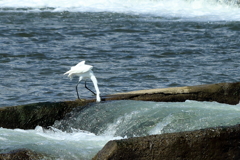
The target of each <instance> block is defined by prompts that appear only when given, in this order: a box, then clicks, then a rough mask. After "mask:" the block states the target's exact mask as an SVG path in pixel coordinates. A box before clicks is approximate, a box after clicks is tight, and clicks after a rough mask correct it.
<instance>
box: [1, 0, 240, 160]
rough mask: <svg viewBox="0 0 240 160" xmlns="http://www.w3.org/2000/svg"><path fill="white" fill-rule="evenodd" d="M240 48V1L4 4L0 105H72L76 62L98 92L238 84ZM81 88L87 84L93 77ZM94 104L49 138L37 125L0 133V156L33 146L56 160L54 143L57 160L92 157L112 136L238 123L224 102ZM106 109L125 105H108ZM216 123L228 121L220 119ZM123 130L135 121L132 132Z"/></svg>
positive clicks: (32, 0) (24, 0) (30, 0)
mask: <svg viewBox="0 0 240 160" xmlns="http://www.w3.org/2000/svg"><path fill="white" fill-rule="evenodd" d="M239 46H240V8H239V1H237V0H236V1H235V0H232V1H230V0H229V1H228V0H222V1H217V0H216V1H215V0H211V1H209V0H124V1H122V0H121V1H120V0H89V1H81V0H79V1H76V0H52V1H47V0H21V1H20V0H12V1H9V0H1V1H0V68H1V71H0V82H1V83H0V89H1V90H0V107H4V106H14V105H23V104H28V103H36V102H45V101H50V102H54V101H65V100H75V99H76V98H77V95H76V92H75V86H76V84H77V81H78V78H77V77H75V78H73V80H72V81H70V80H69V79H68V78H67V76H65V75H63V73H65V72H66V71H68V70H69V69H70V67H71V66H74V65H76V64H77V63H78V62H80V61H82V60H85V61H86V64H89V65H93V71H94V73H95V76H96V77H97V79H98V85H99V89H100V92H101V95H103V96H104V95H107V94H114V93H119V92H127V91H133V90H141V89H153V88H166V87H180V86H193V85H201V84H213V83H220V82H238V81H239V79H240V76H239V70H240V63H239V61H240V60H239V55H240V47H239ZM88 85H89V87H90V88H93V85H92V83H91V82H90V81H89V82H88ZM93 90H94V88H93ZM79 92H80V96H81V97H82V98H93V97H94V96H93V95H92V94H91V93H90V92H89V91H88V90H86V89H84V83H81V84H80V85H79ZM115 103H116V104H115ZM145 103H147V104H145ZM95 105H96V106H95ZM95 105H93V106H90V111H84V112H81V113H79V114H80V116H79V117H75V122H79V123H80V120H81V121H82V119H81V118H82V117H84V116H87V118H86V120H87V122H92V123H89V124H85V123H81V126H80V128H79V127H77V126H78V125H76V124H75V123H73V121H71V120H63V121H61V122H56V123H55V125H54V126H52V128H53V130H55V131H54V132H53V131H51V130H47V131H46V130H43V129H42V128H41V126H36V129H35V130H21V129H15V130H9V129H4V128H1V129H0V144H1V145H0V152H1V153H3V152H7V151H9V150H13V149H16V148H31V149H33V150H36V151H38V152H43V153H46V154H50V155H53V157H55V156H57V155H58V154H59V153H60V151H59V150H55V146H62V147H63V148H61V147H60V150H61V151H62V152H61V153H62V154H60V157H61V158H62V159H64V158H68V159H91V157H92V156H94V154H96V152H97V151H98V150H99V149H101V147H103V146H104V144H105V143H106V142H107V141H109V140H111V139H119V138H126V137H132V136H133V137H134V136H144V135H149V134H161V133H168V132H176V131H184V130H194V129H200V128H205V127H213V126H219V125H233V124H237V123H239V120H238V118H237V117H238V115H237V114H238V108H237V106H228V105H226V106H227V107H228V108H230V109H229V110H230V111H229V112H226V111H223V112H221V111H222V109H221V107H222V104H218V103H215V102H212V103H207V102H192V101H189V102H182V103H173V104H172V103H166V104H165V103H155V102H144V103H141V102H140V103H138V102H134V101H121V102H118V101H116V102H115V101H114V102H110V103H100V104H95ZM99 105H100V106H101V107H102V109H99V108H98V109H97V111H101V112H97V111H95V112H97V113H98V114H101V115H104V116H107V118H106V119H101V120H99V123H94V119H91V117H89V114H91V113H92V112H93V111H91V109H92V110H94V109H96V108H97V107H98V106H99ZM109 105H112V106H115V107H116V106H119V107H120V108H122V109H120V110H119V108H117V107H116V108H114V107H113V108H111V109H109V108H108V109H107V108H106V107H109ZM162 105H163V106H162ZM172 105H174V106H172ZM189 105H190V106H189ZM126 106H128V107H129V109H130V110H129V109H127V108H128V107H126ZM138 106H140V108H137V107H138ZM146 106H152V107H149V108H147V107H146ZM156 106H157V107H160V109H161V110H162V113H160V112H159V113H158V112H157V110H158V109H156ZM164 106H165V107H164ZM166 106H172V107H166ZM186 106H187V108H186ZM199 106H208V107H209V108H211V107H213V108H214V109H210V110H211V113H212V114H209V115H206V116H207V118H206V117H204V116H205V114H206V113H208V112H209V110H207V109H206V108H204V107H203V108H202V109H197V110H196V107H197V108H201V107H199ZM216 106H218V107H216ZM145 107H146V108H145ZM161 107H163V108H161ZM181 107H185V108H184V109H183V108H181ZM191 107H192V108H191ZM231 107H233V108H232V109H231ZM223 108H224V107H223ZM75 113H78V112H75ZM97 113H96V115H95V116H93V117H92V118H94V117H95V118H96V117H98V115H97ZM113 113H118V114H117V115H115V116H113V115H114V114H113ZM72 114H74V113H72ZM154 114H156V115H154ZM233 114H236V115H234V116H232V115H233ZM146 115H149V116H146ZM138 117H142V118H141V119H139V120H138ZM156 117H159V118H156ZM179 117H180V118H179ZM209 117H210V118H212V119H211V120H209V119H208V118H209ZM219 117H226V118H227V119H223V121H224V122H223V121H222V120H221V118H219ZM229 117H230V118H231V119H228V118H229ZM88 118H90V119H88ZM206 119H207V120H206ZM200 121H201V122H203V123H200ZM207 121H209V123H206V122H207ZM107 122H112V123H111V124H108V123H107ZM135 122H136V123H135ZM137 122H139V123H137ZM126 124H129V125H131V124H132V125H131V126H128V128H130V129H129V130H127V128H124V126H125V127H126V126H127V125H126ZM176 126H181V127H179V128H178V127H177V128H176ZM96 127H97V128H96ZM131 127H132V128H131ZM110 131H111V132H110ZM135 131H137V132H135ZM19 137H20V138H19ZM24 137H25V138H24ZM26 137H28V141H25V139H26ZM29 137H30V138H29ZM86 141H87V142H86ZM3 144H6V145H3ZM47 146H48V147H49V148H47ZM65 147H66V148H65ZM44 148H47V149H46V150H44ZM76 148H78V149H79V150H81V152H80V154H79V153H78V152H79V150H76ZM63 150H64V151H66V152H63ZM55 158H56V157H55ZM58 158H59V157H58Z"/></svg>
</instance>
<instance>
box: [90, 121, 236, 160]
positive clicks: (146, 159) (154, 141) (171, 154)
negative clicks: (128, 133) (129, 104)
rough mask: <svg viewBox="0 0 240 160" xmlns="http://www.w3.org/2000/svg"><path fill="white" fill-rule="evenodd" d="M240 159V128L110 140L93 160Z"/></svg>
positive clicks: (211, 129) (222, 128) (210, 129)
mask: <svg viewBox="0 0 240 160" xmlns="http://www.w3.org/2000/svg"><path fill="white" fill-rule="evenodd" d="M127 159H138V160H169V159H174V160H178V159H179V160H180V159H194V160H202V159H224V160H230V159H231V160H233V159H236V160H237V159H240V125H236V126H233V127H219V128H209V129H203V130H198V131H188V132H180V133H167V134H162V135H151V136H146V137H136V138H129V139H123V140H114V141H109V142H108V143H107V144H106V145H105V146H104V148H103V149H102V150H101V151H99V152H98V154H97V155H96V156H95V157H94V158H93V160H127Z"/></svg>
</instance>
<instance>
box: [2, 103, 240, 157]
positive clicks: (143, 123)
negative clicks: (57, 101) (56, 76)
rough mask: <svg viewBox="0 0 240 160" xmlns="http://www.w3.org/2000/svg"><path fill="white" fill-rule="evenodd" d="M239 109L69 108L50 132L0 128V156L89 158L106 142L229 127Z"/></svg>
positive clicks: (222, 106) (175, 105)
mask: <svg viewBox="0 0 240 160" xmlns="http://www.w3.org/2000/svg"><path fill="white" fill-rule="evenodd" d="M239 117H240V106H239V105H236V106H233V105H226V104H220V103H216V102H196V101H186V102H175V103H170V102H168V103H165V102H141V101H112V102H104V103H95V104H91V105H89V106H88V107H87V108H85V109H84V110H79V109H78V108H76V109H74V110H73V111H72V112H71V113H69V114H68V115H67V116H66V117H65V118H64V119H63V120H61V121H56V122H55V124H54V125H53V126H52V127H51V129H48V130H47V129H43V128H42V127H40V126H38V127H36V129H35V130H21V129H14V130H12V129H4V128H0V153H5V152H8V151H11V150H13V149H19V148H26V149H31V150H33V151H37V152H38V153H42V154H44V155H45V156H46V158H47V159H84V160H87V159H91V158H92V157H93V156H94V155H95V154H96V153H97V152H98V151H99V150H100V149H101V148H102V147H103V146H104V145H105V144H106V143H107V142H108V141H109V140H113V139H122V138H129V137H138V136H145V135H153V134H162V133H171V132H179V131H189V130H196V129H201V128H208V127H216V126H229V125H235V124H238V123H239V122H240V118H239Z"/></svg>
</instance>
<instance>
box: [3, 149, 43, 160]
mask: <svg viewBox="0 0 240 160" xmlns="http://www.w3.org/2000/svg"><path fill="white" fill-rule="evenodd" d="M45 158H46V156H45V155H42V154H40V153H36V152H33V151H31V150H27V149H18V150H13V151H11V152H9V153H1V154H0V160H23V159H24V160H37V159H45Z"/></svg>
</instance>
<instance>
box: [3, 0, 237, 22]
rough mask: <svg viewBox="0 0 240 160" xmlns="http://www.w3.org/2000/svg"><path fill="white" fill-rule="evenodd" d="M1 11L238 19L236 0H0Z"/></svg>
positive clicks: (205, 19) (179, 18) (180, 18)
mask: <svg viewBox="0 0 240 160" xmlns="http://www.w3.org/2000/svg"><path fill="white" fill-rule="evenodd" d="M0 6H1V7H0V11H1V12H9V11H11V12H14V11H15V12H42V11H51V12H63V11H68V12H114V13H124V14H133V15H143V16H157V17H165V18H168V19H171V18H177V20H200V21H201V20H204V21H239V19H240V8H239V7H238V3H237V1H234V0H232V1H215V0H212V1H208V0H155V1H153V0H125V1H121V0H88V1H82V0H79V1H75V0H52V1H48V0H12V1H8V0H2V1H0Z"/></svg>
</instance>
